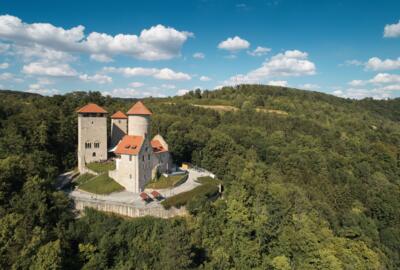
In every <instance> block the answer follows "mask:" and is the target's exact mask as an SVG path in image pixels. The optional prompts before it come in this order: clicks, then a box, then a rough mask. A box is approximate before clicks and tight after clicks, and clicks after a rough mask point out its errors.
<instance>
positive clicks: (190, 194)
mask: <svg viewBox="0 0 400 270" xmlns="http://www.w3.org/2000/svg"><path fill="white" fill-rule="evenodd" d="M201 178H203V179H201V180H200V181H204V184H202V185H201V186H198V187H195V188H194V189H192V190H189V191H186V192H182V193H179V194H177V195H175V196H172V197H169V198H167V199H165V200H164V201H163V202H162V203H161V204H162V205H163V206H164V208H165V209H169V208H171V207H172V206H174V207H177V208H179V207H181V206H183V205H186V204H187V203H188V202H190V201H191V200H193V199H196V198H200V197H206V198H211V197H213V196H214V195H216V194H217V193H218V185H217V182H215V181H214V179H212V178H210V177H201ZM199 179H200V178H199ZM210 179H211V180H213V181H214V183H212V182H211V180H210Z"/></svg>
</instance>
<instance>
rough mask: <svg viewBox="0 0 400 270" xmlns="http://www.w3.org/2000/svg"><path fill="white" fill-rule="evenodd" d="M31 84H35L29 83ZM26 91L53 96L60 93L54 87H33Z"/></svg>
mask: <svg viewBox="0 0 400 270" xmlns="http://www.w3.org/2000/svg"><path fill="white" fill-rule="evenodd" d="M31 86H36V85H31ZM26 92H29V93H35V94H40V95H43V96H54V95H58V94H60V90H58V89H55V88H51V89H48V88H41V87H33V88H29V89H28V90H27V91H26Z"/></svg>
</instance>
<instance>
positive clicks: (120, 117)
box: [111, 111, 128, 147]
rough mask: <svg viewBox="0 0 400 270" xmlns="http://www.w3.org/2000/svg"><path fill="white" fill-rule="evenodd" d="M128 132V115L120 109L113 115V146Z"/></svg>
mask: <svg viewBox="0 0 400 270" xmlns="http://www.w3.org/2000/svg"><path fill="white" fill-rule="evenodd" d="M126 134H128V116H126V115H125V114H124V113H123V112H121V111H118V112H116V113H114V114H113V115H112V116H111V147H114V146H116V145H117V144H118V143H119V141H120V140H122V138H123V137H124V136H125V135H126Z"/></svg>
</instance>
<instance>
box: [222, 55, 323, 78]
mask: <svg viewBox="0 0 400 270" xmlns="http://www.w3.org/2000/svg"><path fill="white" fill-rule="evenodd" d="M315 72H316V67H315V64H314V63H313V62H311V61H309V60H308V54H307V53H306V52H302V51H299V50H288V51H286V52H284V53H279V54H277V55H275V56H273V57H271V58H270V59H267V60H266V61H265V62H264V63H263V64H262V66H261V67H260V68H257V69H255V70H252V71H250V72H248V73H247V74H238V75H236V76H233V77H231V78H229V80H227V81H225V82H224V83H225V85H236V84H243V83H261V82H263V81H265V79H267V78H272V77H296V76H304V75H314V74H315Z"/></svg>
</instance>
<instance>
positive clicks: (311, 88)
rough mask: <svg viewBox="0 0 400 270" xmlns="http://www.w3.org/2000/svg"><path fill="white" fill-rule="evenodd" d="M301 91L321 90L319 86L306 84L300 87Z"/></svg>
mask: <svg viewBox="0 0 400 270" xmlns="http://www.w3.org/2000/svg"><path fill="white" fill-rule="evenodd" d="M300 88H301V89H306V90H318V89H320V87H319V85H318V84H312V83H305V84H303V85H300Z"/></svg>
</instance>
